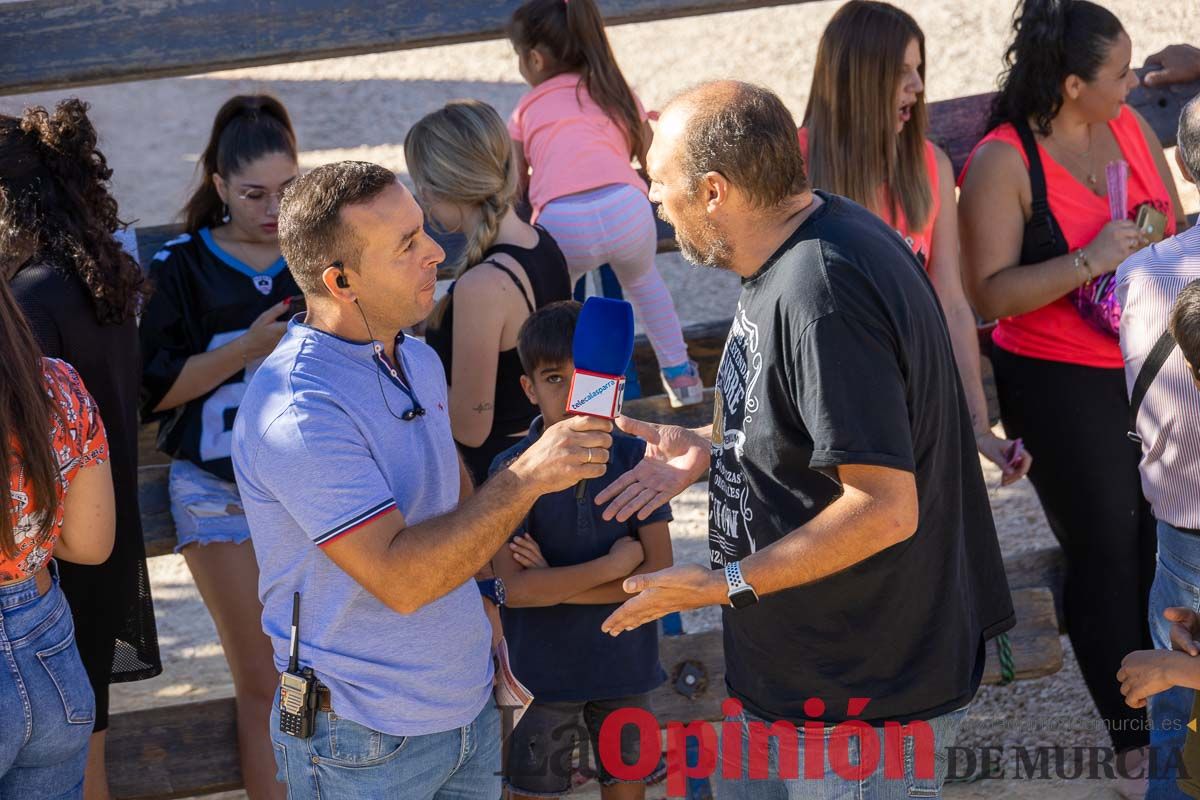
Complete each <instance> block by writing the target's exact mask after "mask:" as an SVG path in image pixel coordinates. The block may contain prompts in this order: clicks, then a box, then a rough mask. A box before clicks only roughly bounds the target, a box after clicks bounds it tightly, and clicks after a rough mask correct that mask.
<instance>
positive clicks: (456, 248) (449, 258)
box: [0, 5, 673, 280]
mask: <svg viewBox="0 0 1200 800" xmlns="http://www.w3.org/2000/svg"><path fill="white" fill-rule="evenodd" d="M0 8H3V6H2V5H0ZM664 224H665V223H664ZM668 230H670V229H669V228H668ZM425 231H426V233H428V234H429V235H430V236H431V237H432V238H434V239H436V240H437V243H438V244H440V245H441V246H442V249H443V250H445V251H446V261H445V263H453V261H454V259H455V258H456V257H457V255H458V253H459V252H460V251H461V250H462V248H463V245H464V244H465V241H466V240H465V239H464V238H463V236H462V234H460V233H447V234H443V233H439V232H437V231H434V230H433V229H432V228H429V227H426V228H425ZM183 233H184V229H183V225H182V224H180V223H178V222H172V223H169V224H166V225H145V226H142V227H139V228H135V229H134V237H135V239H136V240H137V253H138V262H139V263H141V265H142V268H143V269H145V270H149V269H150V262H151V260H152V259H153V258H154V254H155V253H157V252H158V251H159V250H161V249H162V246H163V245H164V244H166V243H167V242H169V241H171V240H172V239H174V238H176V237H177V236H182V235H183ZM672 233H673V232H672ZM453 277H454V275H453V274H452V273H451V272H450V271H449V269H447V268H445V267H439V269H438V280H449V279H451V278H453Z"/></svg>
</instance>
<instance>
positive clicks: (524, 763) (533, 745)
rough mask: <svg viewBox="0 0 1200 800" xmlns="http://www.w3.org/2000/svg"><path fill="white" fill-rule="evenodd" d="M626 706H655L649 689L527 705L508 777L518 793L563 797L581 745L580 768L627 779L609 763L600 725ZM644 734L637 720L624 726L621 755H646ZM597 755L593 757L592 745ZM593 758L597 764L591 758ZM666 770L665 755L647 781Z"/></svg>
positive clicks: (512, 743) (604, 779)
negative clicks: (607, 766) (604, 757)
mask: <svg viewBox="0 0 1200 800" xmlns="http://www.w3.org/2000/svg"><path fill="white" fill-rule="evenodd" d="M622 708H639V709H644V710H646V711H651V708H650V698H649V696H648V695H644V694H639V695H632V696H630V697H618V698H616V699H613V700H593V701H590V702H584V703H548V702H540V701H538V700H534V701H533V704H532V705H531V706H529V708H528V709H527V710H526V711H525V714H524V716H522V717H521V721H520V722H518V723H517V727H516V728H514V729H513V733H512V739H510V740H509V743H508V757H507V759H506V761H505V765H504V778H505V782H506V783H507V784H508V786H509V787H510V788H511V789H512V790H513V791H514V792H516V793H517V794H523V795H526V796H527V797H558V796H560V795H564V794H567V793H568V792H569V791H570V790H571V766H572V765H571V761H572V755H573V753H574V751H575V747H576V745H578V746H579V747H580V758H579V760H580V769H581V771H582V772H587V771H589V770H592V771H594V772H595V775H596V778H597V779H598V780H599V782H600V785H601V786H611V785H613V784H615V783H621V781H619V780H618V779H617V778H614V777H613V776H612V774H611V773H609V771H608V770H606V769H605V768H604V763H603V761H602V760H601V758H600V728H601V727H602V726H603V725H604V720H605V719H607V718H608V715H609V714H612V713H613V712H614V711H617V710H619V709H622ZM641 742H642V740H641V736H640V731H639V729H638V727H637V726H636V725H625V726H624V727H623V728H622V729H621V761H622V762H624V763H625V764H637V763H639V762H640V761H641V758H640V756H641ZM589 746H590V748H591V750H590V753H591V757H590V759H589V757H588V755H589V750H588V748H589ZM588 761H591V762H592V764H594V767H593V766H590V765H589V764H588ZM664 775H665V765H664V763H663V761H662V758H661V755H660V757H659V762H658V766H657V767H656V768H655V770H654V771H653V772H652V773H651V774H650V775H649V776H647V777H646V778H645V779H644V780H643V781H639V782H644V783H657V782H658V781H660V780H662V778H663V777H664Z"/></svg>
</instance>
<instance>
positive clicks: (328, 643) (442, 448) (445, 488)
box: [233, 162, 611, 800]
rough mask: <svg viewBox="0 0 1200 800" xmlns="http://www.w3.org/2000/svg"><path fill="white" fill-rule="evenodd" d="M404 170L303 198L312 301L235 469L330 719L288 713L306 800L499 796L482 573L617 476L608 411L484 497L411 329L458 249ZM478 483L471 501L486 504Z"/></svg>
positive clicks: (571, 424) (299, 205) (541, 447)
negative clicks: (569, 496) (562, 499)
mask: <svg viewBox="0 0 1200 800" xmlns="http://www.w3.org/2000/svg"><path fill="white" fill-rule="evenodd" d="M423 221H424V220H423V215H422V213H421V209H420V208H419V207H418V206H417V204H416V202H415V201H414V200H413V197H412V195H411V194H409V192H408V191H407V190H406V189H405V188H404V187H403V186H402V185H401V184H400V183H398V182H397V181H396V178H395V175H393V174H392V173H391V172H390V171H388V170H386V169H384V168H383V167H379V166H376V165H373V164H364V163H359V162H342V163H339V164H330V165H326V166H323V167H319V168H318V169H316V170H313V171H312V172H310V173H309V174H307V175H305V176H303V177H302V178H300V179H299V180H297V181H296V182H295V184H293V186H292V187H291V188H290V189H289V190H288V194H287V196H286V197H285V198H284V200H283V203H282V206H281V208H280V215H279V233H280V241H281V245H282V249H283V254H284V257H285V258H286V259H287V262H288V266H289V269H290V270H291V272H292V275H293V276H294V277H295V279H296V283H297V285H298V286H300V288H301V290H302V291H303V292H304V296H305V299H306V301H307V303H308V311H307V314H306V315H305V316H303V317H297V318H296V319H294V320H293V321H292V322H291V323H290V324H289V326H288V332H287V334H286V335H285V336H284V337H283V339H282V340H281V341H280V343H279V345H278V346H277V347H276V349H275V351H274V352H273V353H272V354H271V355H270V356H269V357H268V358H267V359H266V361H265V362H264V363H263V365H262V366H261V367H259V369H258V371H257V372H256V373H255V376H254V378H253V380H252V381H251V383H250V385H249V387H248V388H247V390H246V395H245V398H244V399H243V401H242V404H241V409H240V411H239V413H238V417H237V420H236V423H235V425H234V447H233V462H234V469H235V472H236V474H237V480H238V486H239V488H240V490H241V495H242V502H243V504H244V506H245V510H246V517H247V520H248V521H249V524H250V533H251V538H252V541H253V543H254V550H255V553H256V555H257V559H258V565H259V570H260V578H259V594H260V596H261V598H262V601H263V628H264V629H265V630H266V632H267V634H268V635H269V636H270V637H271V640H272V643H273V644H274V649H275V665H276V667H277V668H279V669H280V670H282V669H284V668H285V667H286V663H287V653H288V645H289V636H290V625H291V612H292V596H293V593H294V592H299V593H300V596H301V599H302V606H301V614H300V626H299V631H300V632H299V649H300V662H301V664H302V665H303V666H308V667H311V668H312V669H313V670H314V672H315V674H316V677H317V679H318V680H319V681H320V683H321V686H322V689H321V691H320V692H319V698H320V704H321V708H322V710H321V711H320V712H319V713H318V714H317V719H316V725H315V732H314V734H313V735H312V736H311V737H309V738H307V739H301V738H297V737H294V736H291V735H288V734H285V733H282V732H281V731H280V730H279V724H278V716H279V713H278V704H276V711H275V715H274V717H273V719H272V723H271V737H272V739H273V741H274V744H275V751H276V761H277V762H278V766H279V779H280V780H282V781H285V782H286V783H287V784H288V796H289V797H290V798H309V797H312V798H316V797H354V796H360V797H404V798H455V800H460V799H464V800H469V799H470V798H480V800H485V799H486V800H494V798H496V797H497V796H498V795H499V791H500V784H499V778H498V773H499V770H500V758H499V742H500V727H499V714H498V712H497V711H496V708H495V706H494V704H493V702H492V661H491V657H490V631H489V626H488V621H487V617H486V615H485V614H484V611H483V605H482V602H483V601H482V600H481V598H480V595H479V591H478V590H477V588H476V586H475V583H474V581H473V580H472V576H473V575H474V574H475V573H476V572H477V571H478V570H479V569H480V568H481V567H482V566H483V565H484V564H485V563H487V561H488V559H490V557H491V556H492V554H493V553H495V551H496V550H497V549H498V548H499V547H500V546H501V545H502V544H503V542H504V541H505V539H506V538H507V536H508V535H509V533H510V532H511V531H512V530H513V529H514V528H515V527H516V525H517V524H518V522H519V521H520V520H521V519H522V518H523V517H524V516H525V514H526V513H527V512H528V511H529V508H530V507H531V506H532V504H533V501H534V500H535V499H536V498H537V497H538V496H540V495H541V494H545V493H548V492H555V491H559V490H561V489H564V488H567V487H568V486H571V485H574V484H575V483H576V482H577V481H579V480H580V479H582V478H597V477H600V476H601V475H602V474H603V473H604V470H605V466H604V465H605V462H607V460H608V450H607V448H608V446H609V445H610V444H611V438H610V436H609V434H608V430H609V429H610V427H611V426H610V425H609V423H607V422H605V421H599V420H594V419H591V418H585V417H576V418H573V419H571V420H568V421H565V422H564V423H562V424H560V425H556V426H553V427H552V428H551V429H549V430H547V431H546V433H545V434H543V436H542V437H541V438H540V439H539V440H538V443H537V445H536V446H535V447H534V448H531V449H530V450H529V451H527V452H526V453H525V455H523V456H522V457H521V458H519V459H518V460H517V461H516V462H515V463H514V464H513V465H512V466H511V467H509V468H508V469H506V470H504V471H502V472H501V473H499V474H497V475H496V476H495V477H493V478H492V479H491V480H489V481H488V483H486V484H485V485H483V486H482V487H480V488H479V490H478V491H477V492H475V493H474V494H473V495H472V494H471V491H470V481H469V479H467V477H466V472H465V470H464V469H463V467H462V465H461V463H460V461H459V458H458V454H457V451H456V450H455V446H454V440H453V438H452V436H451V433H450V417H449V414H448V411H447V406H448V403H447V400H446V380H445V375H444V373H443V370H442V367H441V364H440V362H439V361H438V358H437V356H436V355H435V354H434V353H433V351H432V350H431V349H429V348H428V347H427V346H425V345H424V344H423V343H421V342H418V341H416V340H414V339H410V338H407V337H405V335H404V334H403V333H402V329H403V328H405V327H408V326H410V325H413V324H414V323H416V322H418V321H419V320H421V319H424V318H425V317H426V315H428V313H429V311H430V310H431V308H432V306H433V289H434V283H435V281H436V278H437V265H438V263H439V262H441V260H442V258H443V257H444V255H445V254H444V253H443V252H442V249H441V248H440V247H439V246H438V245H437V243H436V242H434V241H433V240H431V239H430V238H429V237H428V236H427V235H426V234H425V232H424V229H423ZM468 495H470V496H468Z"/></svg>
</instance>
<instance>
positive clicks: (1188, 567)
mask: <svg viewBox="0 0 1200 800" xmlns="http://www.w3.org/2000/svg"><path fill="white" fill-rule="evenodd" d="M1172 606H1184V607H1186V608H1190V609H1191V610H1193V611H1196V612H1200V536H1197V535H1196V534H1193V533H1184V532H1182V531H1180V530H1177V529H1176V528H1173V527H1171V526H1170V525H1168V524H1167V523H1165V522H1161V521H1160V522H1159V523H1158V565H1157V568H1156V569H1155V571H1154V584H1153V586H1151V588H1150V636H1151V638H1152V639H1153V640H1154V646H1155V647H1156V648H1160V649H1163V650H1169V649H1170V648H1171V624H1170V623H1169V622H1167V621H1166V620H1165V619H1163V611H1164V610H1165V609H1168V608H1171V607H1172ZM1194 696H1195V692H1193V691H1192V690H1191V689H1184V688H1182V687H1178V686H1177V687H1175V688H1174V689H1168V690H1167V691H1165V692H1160V693H1159V694H1156V695H1154V696H1153V697H1151V698H1150V702H1149V703H1148V704H1147V706H1148V710H1149V712H1150V726H1151V727H1150V747H1151V748H1152V749H1153V751H1154V753H1153V756H1154V762H1152V763H1154V764H1155V773H1152V774H1151V775H1150V787H1149V789H1148V790H1147V792H1146V800H1175V799H1176V798H1179V800H1187V795H1186V794H1184V793H1183V792H1181V791H1180V790H1179V787H1178V786H1177V785H1176V784H1175V779H1176V777H1177V775H1176V770H1173V769H1170V770H1168V769H1167V767H1169V766H1173V765H1177V764H1178V763H1179V758H1180V754H1181V753H1182V752H1183V742H1184V739H1185V737H1186V736H1187V723H1188V720H1190V719H1191V718H1192V698H1193V697H1194Z"/></svg>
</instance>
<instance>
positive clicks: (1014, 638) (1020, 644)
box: [983, 587, 1063, 684]
mask: <svg viewBox="0 0 1200 800" xmlns="http://www.w3.org/2000/svg"><path fill="white" fill-rule="evenodd" d="M1012 600H1013V610H1014V611H1016V614H1017V624H1016V627H1014V628H1013V629H1012V630H1010V631H1009V632H1008V641H1009V643H1010V645H1011V646H1012V656H1013V666H1014V670H1013V671H1014V673H1015V676H1016V677H1015V679H1016V680H1019V681H1024V680H1031V679H1033V678H1041V677H1044V676H1046V675H1053V674H1054V673H1056V672H1058V671H1059V670H1060V669H1062V663H1063V650H1062V641H1061V640H1060V639H1059V637H1058V615H1057V614H1055V613H1054V597H1053V595H1051V594H1050V590H1049V589H1047V588H1045V587H1038V588H1034V589H1014V590H1013V593H1012ZM997 653H998V642H997V640H995V639H993V640H992V641H991V642H989V643H988V648H987V664H986V665H985V666H984V670H983V682H984V683H986V684H998V683H1000V662H999V659H998V655H997Z"/></svg>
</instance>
